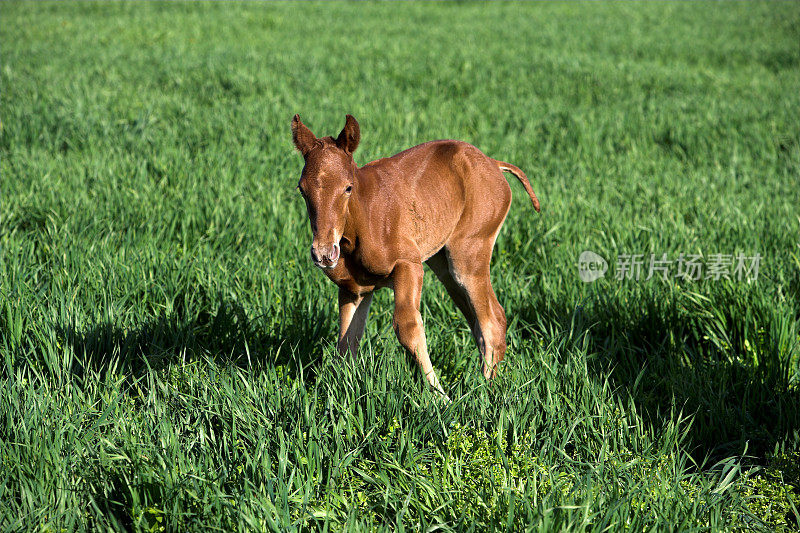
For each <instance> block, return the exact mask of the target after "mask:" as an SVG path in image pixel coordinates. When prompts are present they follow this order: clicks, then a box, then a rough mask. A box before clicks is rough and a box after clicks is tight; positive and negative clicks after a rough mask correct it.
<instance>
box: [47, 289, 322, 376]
mask: <svg viewBox="0 0 800 533" xmlns="http://www.w3.org/2000/svg"><path fill="white" fill-rule="evenodd" d="M266 322H267V321H266V320H265V317H256V316H253V317H251V316H248V314H247V312H246V311H245V309H244V308H243V307H242V306H241V305H240V304H238V303H236V302H231V301H223V302H220V303H219V305H218V306H217V309H216V311H214V312H209V311H201V312H200V313H197V314H196V315H193V316H187V315H186V314H185V313H181V312H180V311H178V312H175V313H172V314H169V315H162V316H159V317H156V318H153V319H149V320H146V321H144V322H140V323H138V324H136V325H135V326H133V327H129V328H125V327H122V326H120V325H118V324H113V323H110V322H104V323H97V324H93V325H91V326H89V327H83V328H79V327H75V326H73V325H71V324H62V325H59V326H57V327H56V330H57V333H58V335H59V337H60V338H61V339H62V340H63V342H65V343H66V344H67V345H68V346H70V347H71V348H72V351H73V352H74V354H75V357H74V358H73V360H72V363H71V366H72V368H71V371H72V373H73V374H76V375H83V374H86V373H87V371H93V372H94V373H100V374H102V373H103V372H106V371H108V370H109V369H111V368H112V367H113V369H114V370H115V371H116V372H120V373H122V374H125V375H128V376H131V377H134V378H138V377H141V376H142V375H144V374H146V373H147V372H150V371H151V370H153V369H161V368H165V367H167V366H169V365H170V364H173V363H175V362H178V361H192V360H200V359H211V360H213V361H215V362H218V363H224V364H235V365H237V366H239V367H242V368H247V369H248V370H249V371H255V372H258V371H263V370H264V369H265V368H267V367H279V366H282V367H284V371H285V372H287V373H288V374H289V376H290V377H292V378H294V379H296V378H297V377H298V376H300V375H302V376H303V379H304V380H305V381H306V382H309V381H313V380H314V379H315V377H316V367H317V364H316V363H317V362H318V361H319V359H320V358H321V356H322V353H323V351H324V349H325V346H326V344H327V343H328V342H329V341H328V340H326V339H329V337H330V332H329V331H328V329H329V326H328V324H327V321H326V320H324V317H321V316H320V317H310V316H307V310H306V309H299V308H298V309H284V311H283V313H282V316H281V317H280V318H279V319H278V320H270V324H269V325H267V324H266Z"/></svg>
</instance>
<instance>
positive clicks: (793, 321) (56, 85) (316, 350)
mask: <svg viewBox="0 0 800 533" xmlns="http://www.w3.org/2000/svg"><path fill="white" fill-rule="evenodd" d="M0 17H1V18H2V21H3V23H2V25H0V39H1V40H2V43H3V46H2V50H3V53H2V67H1V70H0V76H2V91H0V106H1V107H0V113H1V114H2V137H0V171H1V172H2V210H0V217H2V218H1V219H0V249H1V250H2V254H1V255H0V352H1V353H2V370H0V418H1V419H2V422H0V529H3V530H6V529H10V530H15V529H16V530H43V531H60V530H75V529H84V528H96V529H108V528H111V529H123V528H127V529H136V530H165V531H185V530H206V529H209V528H220V529H223V530H232V529H240V530H253V529H256V530H260V529H281V528H292V527H294V528H324V527H326V526H328V527H329V528H330V529H333V530H340V529H344V528H347V529H348V530H352V529H357V528H363V529H384V528H385V529H403V528H404V529H410V530H414V531H417V530H423V529H425V530H427V529H434V528H441V529H475V530H484V529H489V528H492V527H494V528H497V529H510V530H521V529H524V528H530V529H536V530H548V531H550V530H560V529H566V530H604V529H610V530H620V529H631V530H638V531H642V530H651V529H655V530H663V529H665V528H666V527H668V526H669V525H672V526H673V527H674V528H675V529H680V530H686V529H692V530H696V529H700V530H706V529H711V530H717V529H723V530H733V529H738V530H753V529H764V530H778V529H781V528H783V529H787V530H796V529H798V520H799V519H800V514H799V513H798V507H800V475H799V474H798V470H797V466H796V465H797V464H798V462H800V385H799V382H800V366H799V365H800V362H799V360H800V345H799V343H800V336H799V331H800V329H799V328H798V320H800V304H799V303H798V302H800V248H799V246H800V240H799V239H800V238H799V237H798V236H799V235H800V218H799V217H800V211H799V210H798V183H800V121H798V117H800V90H798V88H800V49H799V48H798V42H800V34H798V28H799V27H800V8H798V6H797V4H795V3H790V2H786V3H770V4H765V5H762V4H758V3H730V4H695V3H643V4H629V3H607V4H606V3H585V4H584V3H510V2H509V3H506V2H502V3H496V4H483V3H479V4H473V3H418V4H417V3H401V4H392V3H388V4H383V3H381V4H363V3H353V4H350V3H347V4H344V3H325V4H316V3H298V4H283V3H265V4H261V3H242V4H238V3H224V4H222V3H221V4H214V3H198V4H194V3H176V4H171V3H170V4H163V3H156V2H153V3H149V2H148V3H135V4H118V3H85V4H84V3H52V4H49V3H48V4H44V3H2V5H0ZM294 113H300V114H301V115H302V117H303V119H304V122H305V123H306V124H308V125H309V126H310V127H311V128H312V130H313V131H314V132H315V133H316V134H318V135H329V134H333V135H335V134H337V133H338V131H339V130H340V129H341V127H342V125H343V123H344V115H345V113H351V114H353V115H354V116H355V117H356V118H357V119H358V120H359V122H360V124H361V132H362V142H361V146H360V148H359V150H358V151H357V152H356V161H357V162H358V163H359V164H363V163H365V162H367V161H370V160H372V159H375V158H378V157H382V156H386V155H390V154H393V153H395V152H397V151H400V150H402V149H405V148H407V147H409V146H411V145H413V144H417V143H420V142H423V141H427V140H431V139H436V138H458V139H462V140H465V141H468V142H471V143H473V144H475V145H476V146H478V147H479V148H481V149H482V150H484V151H485V152H486V153H487V154H489V155H490V156H493V157H496V158H498V159H502V160H505V161H510V162H512V163H514V164H515V165H518V166H519V167H521V168H522V169H524V170H525V171H526V173H527V174H528V176H529V177H530V178H531V181H532V183H533V186H534V189H535V190H536V192H537V194H538V196H539V198H540V199H541V203H542V212H541V214H536V213H535V212H533V210H532V209H531V208H530V205H529V203H528V202H526V201H525V199H526V197H525V194H524V191H523V190H522V188H521V187H520V186H519V184H518V183H516V182H512V184H511V186H512V188H513V190H514V193H515V199H514V202H513V204H512V208H511V212H510V214H509V217H508V219H507V221H506V224H505V226H504V229H503V231H502V232H501V234H500V237H499V238H498V241H497V245H496V248H495V255H494V258H493V272H492V279H493V283H494V286H495V289H496V291H497V294H498V297H499V299H500V301H501V303H502V304H503V306H504V307H505V309H506V313H507V315H508V318H509V333H508V341H509V346H510V348H509V352H508V355H507V357H506V361H505V363H504V366H503V368H502V371H501V373H500V375H499V377H498V378H497V380H495V381H494V382H493V383H491V384H487V383H486V382H485V381H484V380H483V378H482V377H481V375H480V371H479V360H478V354H477V349H476V348H475V345H474V341H473V340H472V339H471V337H470V334H469V330H468V328H467V326H466V324H465V323H464V322H463V320H462V318H461V317H460V316H459V315H458V312H457V310H456V308H455V307H454V305H453V304H452V303H451V302H450V301H449V299H448V297H447V295H446V293H445V291H444V289H443V288H442V287H441V286H440V284H439V283H438V282H437V281H436V280H435V278H434V276H432V275H430V273H428V275H426V282H425V288H424V295H423V303H422V309H423V317H424V320H425V323H426V328H427V336H428V342H429V347H430V351H431V353H432V359H433V362H434V365H435V366H436V368H437V369H438V370H439V372H440V373H441V375H442V377H443V383H444V385H445V387H446V388H447V389H448V394H449V396H450V397H451V398H453V400H454V402H453V404H452V405H451V406H449V407H445V406H443V405H441V404H440V403H438V402H436V401H435V397H434V396H433V395H431V394H430V393H429V392H427V390H426V388H425V386H424V383H423V380H422V379H421V377H420V376H419V374H418V372H417V371H416V369H415V367H414V365H413V363H412V362H410V361H408V360H407V358H406V357H405V355H404V354H403V352H402V350H401V349H400V348H399V346H398V344H397V342H396V340H395V338H394V334H393V331H392V328H391V312H392V296H391V293H390V292H384V293H380V294H379V295H378V296H377V297H376V299H375V302H374V303H373V305H372V313H371V319H370V322H369V325H368V328H367V334H366V336H365V340H364V344H363V350H362V352H361V353H360V354H359V355H358V356H357V357H356V358H354V359H346V360H343V359H342V358H340V357H339V356H337V355H336V353H335V350H334V348H333V342H334V340H335V335H336V331H335V328H336V318H335V288H334V287H333V286H332V285H331V284H330V283H329V282H328V281H327V279H325V278H324V276H323V275H322V274H321V273H320V272H318V271H315V270H314V269H313V268H312V266H311V263H310V260H309V259H308V245H309V243H310V230H309V229H308V223H307V221H306V219H305V209H304V206H303V205H302V201H300V199H299V197H297V195H296V193H295V191H294V185H295V184H296V180H297V178H298V176H299V172H300V169H301V165H302V160H301V158H300V156H299V155H298V154H297V153H296V152H294V151H293V149H292V146H291V137H290V133H289V121H290V119H291V117H292V116H293V115H294ZM583 250H592V251H594V252H596V253H598V254H600V255H601V256H603V257H605V258H606V259H607V260H608V261H609V263H611V265H610V266H611V267H612V270H613V267H614V261H615V259H616V257H617V256H618V255H620V254H625V253H642V254H648V256H649V254H651V253H655V254H658V255H660V254H662V253H668V254H669V255H670V256H672V257H675V256H677V255H678V254H680V253H685V254H690V253H691V254H697V253H701V254H703V255H704V256H705V257H708V256H710V254H715V253H726V254H736V253H739V252H741V253H745V254H747V255H753V254H755V253H759V254H761V256H762V257H763V260H762V265H761V270H760V272H759V276H758V279H757V280H756V281H751V282H747V281H737V280H718V281H715V280H704V281H699V282H690V281H685V280H679V279H674V278H671V279H670V280H668V281H660V280H658V279H651V280H648V281H644V280H640V281H634V280H624V281H618V280H616V279H614V277H613V276H612V275H611V272H610V273H609V275H607V276H606V277H604V278H602V279H600V280H598V281H596V282H594V283H591V284H585V283H583V282H581V280H580V278H579V277H578V270H577V268H576V263H577V261H578V256H579V255H580V253H581V252H582V251H583Z"/></svg>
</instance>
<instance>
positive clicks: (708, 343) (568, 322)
mask: <svg viewBox="0 0 800 533" xmlns="http://www.w3.org/2000/svg"><path fill="white" fill-rule="evenodd" d="M641 296H642V298H644V300H643V301H640V302H638V304H639V305H637V306H630V305H626V303H625V302H623V301H618V300H617V299H616V298H617V296H616V295H611V296H597V299H596V301H594V302H591V303H588V302H587V304H586V305H583V306H576V307H570V306H569V305H568V304H567V303H559V302H554V301H547V302H544V301H542V302H538V303H529V304H525V305H523V306H521V307H520V308H519V309H518V310H516V313H518V315H519V317H520V319H521V320H522V321H523V322H524V323H527V324H529V325H530V326H529V327H527V328H523V329H526V330H527V332H526V333H523V336H525V335H529V336H547V335H549V334H550V332H553V331H571V335H573V336H577V337H579V336H585V337H586V341H587V345H588V347H589V365H590V372H592V373H594V374H595V375H596V376H599V375H607V376H608V378H609V380H610V382H611V384H612V386H613V387H614V389H615V391H616V394H618V395H619V396H620V397H621V398H624V399H628V398H630V399H632V400H633V402H634V404H635V406H636V409H637V412H639V413H640V414H642V416H643V417H644V418H645V421H646V423H648V424H649V425H651V427H659V426H661V425H663V420H664V418H667V417H670V416H674V412H675V411H682V412H683V414H684V415H691V416H692V425H691V427H690V428H689V430H688V431H687V433H686V439H687V441H686V444H687V445H688V448H689V452H690V453H691V454H692V457H693V458H694V459H695V460H696V461H697V463H698V464H700V463H702V462H703V461H706V460H712V461H716V460H721V459H723V458H725V457H730V456H741V455H742V454H745V453H746V454H747V456H750V457H755V458H764V457H766V456H768V455H769V454H771V453H776V452H777V453H781V452H783V451H787V450H786V449H785V448H787V447H788V449H789V450H791V449H796V447H797V445H798V444H800V387H797V385H796V384H794V383H793V382H792V380H793V379H794V377H793V374H794V372H795V371H796V369H793V368H792V361H794V360H796V359H797V357H798V352H799V351H800V347H798V343H797V342H796V335H797V332H796V331H795V330H794V328H793V327H788V328H787V327H785V326H786V324H778V325H777V326H776V325H773V327H768V328H766V330H765V331H761V332H759V334H758V335H753V334H752V332H749V333H748V332H746V331H744V330H745V329H748V328H749V329H753V328H752V326H747V325H744V326H743V325H742V324H741V321H740V322H739V323H738V324H737V323H736V318H735V317H730V316H729V317H725V319H723V320H720V321H719V322H718V323H719V324H724V325H726V326H721V327H719V328H717V329H721V330H723V331H720V332H719V333H720V335H719V336H715V335H713V334H711V335H709V327H708V324H704V323H702V321H703V320H705V319H706V318H707V317H702V316H701V315H700V314H699V313H698V314H697V315H696V316H695V318H696V319H694V320H693V319H692V316H691V312H690V313H688V315H687V311H686V310H685V309H681V308H680V306H678V305H675V306H671V305H665V304H664V302H663V301H659V300H658V299H657V295H656V294H655V293H653V294H651V295H649V296H648V295H647V294H646V293H643V294H642V295H641ZM695 311H698V310H695ZM698 317H700V318H698ZM781 326H783V327H781ZM711 329H712V330H713V328H711ZM748 335H749V338H750V340H748ZM756 336H757V337H758V340H757V341H756V340H755V339H754V337H756ZM720 339H724V340H720ZM792 339H795V340H794V341H793V340H792ZM787 340H788V342H787ZM756 345H757V346H756ZM787 346H789V348H788V352H787ZM756 361H758V362H757V363H756Z"/></svg>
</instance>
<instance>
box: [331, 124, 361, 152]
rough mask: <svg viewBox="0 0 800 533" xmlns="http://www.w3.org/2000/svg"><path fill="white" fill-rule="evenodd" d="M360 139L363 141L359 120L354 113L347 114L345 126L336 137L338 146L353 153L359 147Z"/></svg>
mask: <svg viewBox="0 0 800 533" xmlns="http://www.w3.org/2000/svg"><path fill="white" fill-rule="evenodd" d="M359 141H361V129H360V128H359V127H358V122H357V121H356V119H354V118H353V115H347V119H346V121H345V123H344V128H343V129H342V132H341V133H340V134H339V137H337V138H336V146H338V147H339V148H341V149H342V150H344V151H345V152H348V153H350V154H352V153H353V152H355V151H356V148H358V143H359Z"/></svg>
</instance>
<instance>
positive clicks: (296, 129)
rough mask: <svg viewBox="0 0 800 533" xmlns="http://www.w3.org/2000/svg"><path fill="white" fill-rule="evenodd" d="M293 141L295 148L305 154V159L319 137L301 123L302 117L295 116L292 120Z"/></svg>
mask: <svg viewBox="0 0 800 533" xmlns="http://www.w3.org/2000/svg"><path fill="white" fill-rule="evenodd" d="M292 141H294V147H295V148H297V150H298V151H299V152H300V153H301V154H303V157H305V156H306V154H307V153H308V152H309V151H310V150H311V149H312V148H313V147H314V144H315V143H316V142H317V137H316V136H315V135H314V134H313V133H311V130H310V129H308V127H306V125H305V124H303V123H302V122H300V115H295V116H294V118H293V119H292Z"/></svg>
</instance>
